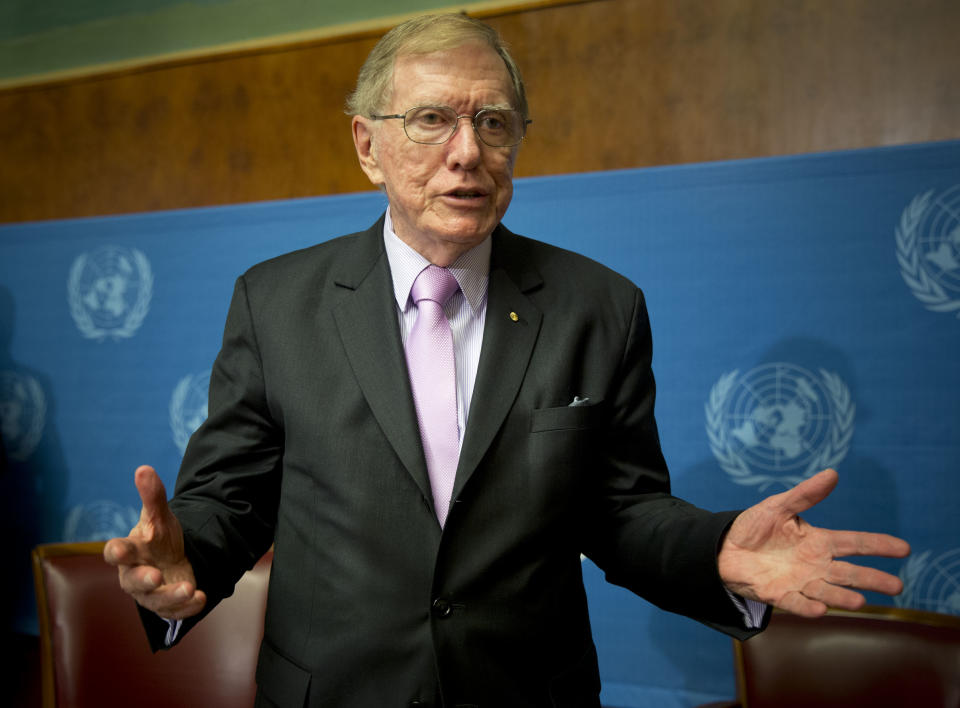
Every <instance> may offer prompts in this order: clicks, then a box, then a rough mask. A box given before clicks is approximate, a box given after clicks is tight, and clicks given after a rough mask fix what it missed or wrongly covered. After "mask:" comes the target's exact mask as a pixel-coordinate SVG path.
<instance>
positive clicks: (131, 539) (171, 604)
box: [103, 466, 207, 620]
mask: <svg viewBox="0 0 960 708" xmlns="http://www.w3.org/2000/svg"><path fill="white" fill-rule="evenodd" d="M134 481H135V483H136V485H137V491H138V492H139V493H140V499H141V501H142V502H143V508H142V509H141V510H140V521H139V522H137V525H136V526H134V527H133V529H132V530H131V531H130V535H129V536H127V537H126V538H113V539H110V540H109V541H107V545H106V546H105V547H104V549H103V558H104V560H106V562H107V563H109V564H110V565H112V566H116V568H117V569H118V571H119V575H120V587H121V588H122V589H123V591H124V592H126V593H127V594H129V595H130V596H132V597H133V599H134V600H136V601H137V602H138V603H139V604H140V606H142V607H144V608H146V609H148V610H151V611H153V612H155V613H156V614H158V615H160V616H161V617H164V618H166V619H171V620H178V619H185V618H187V617H192V616H193V615H196V614H198V613H199V612H200V611H201V610H202V609H203V606H204V605H205V604H206V602H207V596H206V594H205V593H204V592H203V591H202V590H198V589H197V583H196V579H195V577H194V575H193V567H192V566H191V565H190V561H188V560H187V557H186V555H185V553H184V550H183V530H182V529H181V528H180V522H179V521H177V517H175V516H174V515H173V512H171V511H170V507H169V506H167V492H166V490H165V489H164V487H163V482H161V481H160V477H159V476H158V475H157V473H156V472H155V471H154V469H153V468H152V467H147V466H143V467H138V468H137V471H136V472H135V473H134Z"/></svg>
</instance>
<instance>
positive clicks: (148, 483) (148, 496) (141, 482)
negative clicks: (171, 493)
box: [133, 465, 167, 521]
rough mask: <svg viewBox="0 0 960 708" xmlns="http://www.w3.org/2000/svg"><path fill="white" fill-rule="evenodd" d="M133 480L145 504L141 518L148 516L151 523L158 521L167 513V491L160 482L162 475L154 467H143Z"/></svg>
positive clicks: (139, 468) (138, 469)
mask: <svg viewBox="0 0 960 708" xmlns="http://www.w3.org/2000/svg"><path fill="white" fill-rule="evenodd" d="M133 479H134V484H136V485H137V492H138V493H139V494H140V501H141V502H142V503H143V511H142V512H141V518H143V516H146V517H147V518H148V519H150V520H151V521H156V519H158V518H160V517H162V516H163V514H164V513H165V512H166V511H167V490H166V488H165V487H164V486H163V482H161V481H160V475H158V474H157V472H156V470H154V469H153V467H150V466H148V465H141V466H140V467H138V468H137V470H136V472H134V474H133Z"/></svg>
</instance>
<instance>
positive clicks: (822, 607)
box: [772, 590, 827, 617]
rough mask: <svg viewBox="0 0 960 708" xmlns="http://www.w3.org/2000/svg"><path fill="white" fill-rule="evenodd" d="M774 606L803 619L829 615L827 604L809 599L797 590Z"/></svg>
mask: <svg viewBox="0 0 960 708" xmlns="http://www.w3.org/2000/svg"><path fill="white" fill-rule="evenodd" d="M772 604H773V605H774V606H776V607H779V608H780V609H781V610H786V611H787V612H790V613H792V614H795V615H800V616H801V617H823V615H825V614H826V613H827V606H826V604H824V603H823V602H820V601H819V600H815V599H812V598H809V597H807V596H805V595H804V594H803V593H800V592H797V591H796V590H791V591H790V592H788V593H786V594H785V595H784V596H783V597H781V598H780V599H779V600H778V601H777V602H774V603H772Z"/></svg>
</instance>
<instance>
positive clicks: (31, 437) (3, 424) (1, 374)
mask: <svg viewBox="0 0 960 708" xmlns="http://www.w3.org/2000/svg"><path fill="white" fill-rule="evenodd" d="M46 417H47V399H46V397H45V396H44V395H43V388H42V387H41V386H40V384H39V383H38V382H37V380H36V379H35V378H33V377H32V376H30V375H29V374H25V373H21V372H18V371H0V432H2V435H0V437H2V438H3V445H4V448H5V450H6V454H7V456H8V457H9V458H10V459H11V460H16V461H18V462H23V461H24V460H26V459H27V458H28V457H30V455H32V454H33V451H34V450H35V449H36V448H37V445H38V444H39V443H40V439H41V438H42V437H43V426H44V422H45V421H46Z"/></svg>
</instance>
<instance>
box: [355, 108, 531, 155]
mask: <svg viewBox="0 0 960 708" xmlns="http://www.w3.org/2000/svg"><path fill="white" fill-rule="evenodd" d="M370 117H371V118H373V119H374V120H387V119H390V118H397V119H402V120H403V132H404V133H406V134H407V137H408V138H410V139H411V140H412V141H413V142H415V143H422V144H424V145H442V144H443V143H445V142H447V141H448V140H449V139H450V138H452V137H453V134H454V133H456V132H457V127H458V126H459V125H460V119H461V118H469V119H470V122H471V123H472V124H473V130H474V131H475V132H476V134H477V137H478V138H480V140H482V141H483V142H484V143H486V144H487V145H489V146H490V147H513V146H514V145H518V144H519V143H520V141H521V140H523V136H524V135H525V134H526V132H527V126H528V125H530V124H531V123H532V122H533V121H531V120H524V118H523V116H522V115H520V113H519V112H518V111H515V110H513V109H512V108H484V109H483V110H481V111H478V112H477V114H476V115H474V116H471V115H470V114H468V113H465V114H462V115H461V114H458V113H457V112H456V111H455V110H453V109H452V108H449V107H447V106H417V107H416V108H411V109H410V110H408V111H407V112H406V113H395V114H393V115H388V116H377V115H373V116H370Z"/></svg>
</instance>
